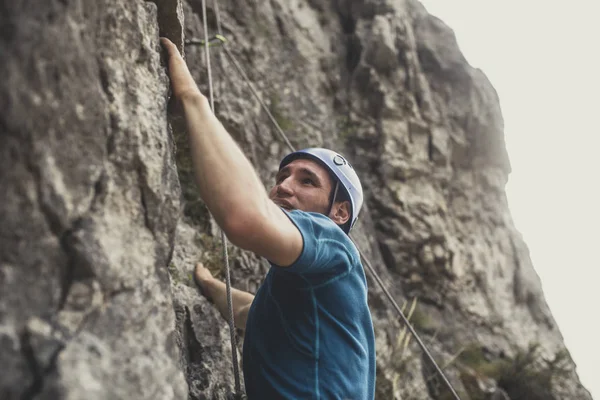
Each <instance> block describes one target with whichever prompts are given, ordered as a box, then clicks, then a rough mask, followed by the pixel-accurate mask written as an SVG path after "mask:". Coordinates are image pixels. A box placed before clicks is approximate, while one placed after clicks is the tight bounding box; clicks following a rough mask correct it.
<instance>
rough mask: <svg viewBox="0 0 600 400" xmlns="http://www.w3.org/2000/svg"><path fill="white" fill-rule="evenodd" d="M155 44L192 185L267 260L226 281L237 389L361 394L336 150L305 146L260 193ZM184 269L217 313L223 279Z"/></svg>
mask: <svg viewBox="0 0 600 400" xmlns="http://www.w3.org/2000/svg"><path fill="white" fill-rule="evenodd" d="M161 43H162V44H163V46H164V47H165V49H166V50H167V53H168V67H169V77H170V79H171V87H172V91H173V96H174V97H175V98H176V99H177V100H178V101H179V103H180V104H181V107H182V110H183V114H184V116H185V120H186V123H187V128H188V134H189V142H190V149H191V153H192V154H191V155H192V160H193V166H194V174H195V178H196V183H197V185H198V188H199V191H200V196H201V197H202V199H203V200H204V202H205V204H206V206H207V207H208V209H209V210H210V212H211V213H212V215H213V217H214V218H215V220H216V222H217V224H218V225H219V226H220V227H221V229H223V231H224V232H225V234H226V235H227V237H228V239H229V240H230V241H231V242H232V243H233V244H234V245H236V246H238V247H240V248H242V249H245V250H249V251H252V252H254V253H256V254H257V255H259V256H262V257H264V258H266V259H267V260H268V261H269V262H270V265H271V268H270V270H269V272H268V273H267V275H266V277H265V279H264V282H263V284H262V285H261V286H260V288H259V289H258V291H257V293H256V295H252V294H250V293H247V292H243V291H240V290H236V289H234V290H233V291H232V297H233V308H234V316H235V323H236V326H237V327H238V328H240V329H243V330H244V332H245V334H244V348H243V371H244V380H245V385H246V394H247V396H248V398H249V399H250V400H252V399H281V398H287V399H297V398H317V399H318V398H323V399H373V398H374V389H375V343H374V333H373V324H372V320H371V315H370V312H369V308H368V305H367V282H366V279H365V275H364V272H363V268H362V265H361V263H360V257H359V253H358V251H357V249H356V247H355V246H354V244H353V243H352V241H351V240H350V238H349V237H348V233H349V231H350V229H351V228H352V226H353V224H354V223H355V222H356V220H357V218H358V213H359V212H360V208H361V206H362V201H363V195H362V188H361V185H360V181H359V179H358V176H357V175H356V173H355V172H354V170H353V168H352V167H351V166H350V164H349V163H348V162H347V161H346V160H345V159H344V157H342V156H341V155H339V154H337V153H335V152H333V151H331V150H327V149H320V148H312V149H305V150H301V151H297V152H293V153H291V154H289V155H287V156H286V157H285V158H284V159H283V160H282V161H281V163H280V165H279V171H278V173H277V176H276V180H275V184H274V186H273V188H272V189H271V190H270V192H269V193H268V194H267V193H266V192H265V189H264V186H263V184H262V182H261V181H260V179H259V178H258V174H257V173H256V172H255V170H254V168H253V167H252V165H251V163H250V162H249V161H248V159H247V158H246V157H245V156H244V154H243V153H242V151H241V149H240V148H239V147H238V146H237V145H236V143H235V142H234V140H233V139H232V138H231V136H230V135H229V134H228V133H227V131H226V130H225V128H224V127H223V125H222V124H221V123H220V122H219V121H218V119H217V118H216V116H215V115H214V114H213V112H212V111H211V109H210V106H209V103H208V101H207V99H206V98H205V97H204V95H203V94H202V93H201V92H200V90H199V89H198V87H197V86H196V83H195V82H194V80H193V78H192V76H191V74H190V72H189V70H188V68H187V66H186V64H185V61H184V60H183V58H182V57H181V55H180V54H179V51H178V50H177V48H176V46H175V45H174V44H173V43H172V42H170V41H169V40H168V39H165V38H162V39H161ZM194 277H195V280H196V282H197V284H198V285H199V286H200V288H201V291H202V293H203V294H204V295H205V296H206V297H207V298H209V299H210V300H212V301H213V302H214V303H215V305H216V307H217V308H218V309H219V311H220V312H221V314H223V315H224V316H226V315H227V314H228V312H227V300H226V289H225V284H224V283H222V282H220V281H218V280H217V279H215V278H213V277H212V275H211V273H210V272H209V271H208V270H207V269H206V268H204V267H203V266H202V265H201V264H198V265H197V266H196V269H195V271H194Z"/></svg>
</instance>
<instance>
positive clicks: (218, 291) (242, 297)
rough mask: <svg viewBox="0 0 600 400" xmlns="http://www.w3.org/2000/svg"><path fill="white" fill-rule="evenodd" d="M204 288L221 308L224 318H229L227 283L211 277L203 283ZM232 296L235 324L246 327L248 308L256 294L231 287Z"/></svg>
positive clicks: (241, 327) (242, 327)
mask: <svg viewBox="0 0 600 400" xmlns="http://www.w3.org/2000/svg"><path fill="white" fill-rule="evenodd" d="M202 290H204V291H205V292H206V293H205V295H206V296H207V297H208V298H209V299H211V300H212V301H213V302H214V303H215V306H216V307H217V310H219V312H220V313H221V315H222V316H223V318H225V319H228V318H229V307H228V306H227V287H226V286H225V283H223V282H221V281H219V280H217V279H211V280H210V281H206V282H205V283H204V284H203V286H202ZM231 298H232V301H233V315H234V320H235V326H236V328H238V329H245V328H246V317H247V312H248V308H249V307H250V305H251V304H252V301H253V300H254V295H252V294H250V293H248V292H244V291H241V290H238V289H235V288H231Z"/></svg>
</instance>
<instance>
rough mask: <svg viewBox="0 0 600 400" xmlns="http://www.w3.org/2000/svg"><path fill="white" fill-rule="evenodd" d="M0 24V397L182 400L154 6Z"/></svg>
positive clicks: (39, 9) (19, 10) (23, 10)
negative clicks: (170, 260) (172, 284)
mask: <svg viewBox="0 0 600 400" xmlns="http://www.w3.org/2000/svg"><path fill="white" fill-rule="evenodd" d="M0 9H2V11H1V12H0V14H1V16H0V19H1V20H2V21H1V22H0V24H1V26H2V27H3V30H2V35H1V36H0V54H1V55H2V57H1V58H2V63H0V64H1V65H0V74H1V75H2V77H3V79H2V81H1V82H0V93H1V94H0V106H1V109H2V113H1V117H0V118H1V119H0V129H1V134H0V152H1V154H0V164H1V166H0V171H1V172H0V174H1V175H0V181H1V182H2V183H1V185H2V188H3V190H2V194H1V195H0V197H1V203H2V207H1V208H0V210H1V211H0V218H1V220H2V224H0V225H1V226H0V293H2V299H1V301H0V310H1V312H0V346H1V347H0V365H2V366H3V371H10V372H9V373H8V374H2V375H3V376H2V378H0V397H1V398H2V399H19V398H21V399H29V398H44V399H46V398H47V399H57V398H69V399H81V398H86V399H107V398H111V399H131V398H140V399H141V398H146V399H150V398H153V399H181V398H184V397H185V396H186V395H187V387H186V385H185V378H184V375H183V374H182V371H181V369H180V367H179V364H178V359H179V351H178V348H177V346H176V342H175V315H174V312H173V305H172V299H171V291H170V290H169V287H170V286H169V275H168V270H167V266H168V260H169V258H170V255H171V252H172V247H173V241H174V237H175V229H176V225H177V221H178V218H179V192H180V189H179V182H178V179H177V172H176V169H175V165H174V159H173V141H172V139H171V138H170V133H169V129H168V125H167V119H166V104H167V95H168V78H167V76H166V74H165V70H164V68H163V66H162V65H161V56H160V52H159V44H158V25H157V13H156V6H155V5H154V4H152V3H146V2H143V1H132V2H120V1H102V2H68V3H67V2H64V1H54V0H49V1H45V2H42V3H36V4H35V5H34V4H31V2H27V1H3V2H2V3H1V5H0Z"/></svg>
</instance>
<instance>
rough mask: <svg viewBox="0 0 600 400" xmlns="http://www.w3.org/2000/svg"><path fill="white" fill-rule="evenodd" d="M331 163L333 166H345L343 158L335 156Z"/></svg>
mask: <svg viewBox="0 0 600 400" xmlns="http://www.w3.org/2000/svg"><path fill="white" fill-rule="evenodd" d="M333 163H334V164H335V165H344V164H346V160H344V157H342V156H340V155H336V156H335V157H333Z"/></svg>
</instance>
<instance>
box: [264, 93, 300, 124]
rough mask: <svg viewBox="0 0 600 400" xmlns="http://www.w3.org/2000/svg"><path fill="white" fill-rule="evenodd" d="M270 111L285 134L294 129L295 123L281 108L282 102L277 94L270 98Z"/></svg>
mask: <svg viewBox="0 0 600 400" xmlns="http://www.w3.org/2000/svg"><path fill="white" fill-rule="evenodd" d="M269 100H270V101H269V111H270V112H271V114H272V115H273V118H275V121H277V125H279V127H280V128H281V129H282V130H283V131H284V132H285V131H288V130H290V129H293V128H294V121H292V120H291V119H290V118H289V117H287V115H286V114H285V112H284V111H283V109H282V107H281V100H280V99H279V95H277V93H272V94H271V96H270V98H269Z"/></svg>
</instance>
